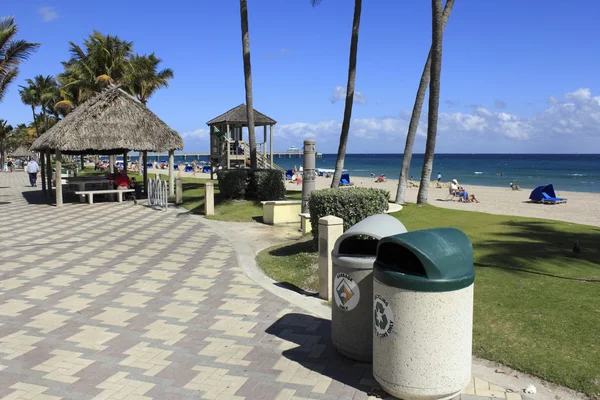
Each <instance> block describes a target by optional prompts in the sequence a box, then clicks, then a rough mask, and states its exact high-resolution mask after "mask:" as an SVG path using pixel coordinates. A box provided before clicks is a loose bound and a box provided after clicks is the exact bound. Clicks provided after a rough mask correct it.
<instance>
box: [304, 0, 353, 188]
mask: <svg viewBox="0 0 600 400" xmlns="http://www.w3.org/2000/svg"><path fill="white" fill-rule="evenodd" d="M311 1H312V5H313V7H314V6H316V5H318V4H320V3H321V0H311ZM361 11H362V0H354V18H353V21H352V37H351V39H350V59H349V63H348V83H347V85H346V105H345V107H344V120H343V121H342V132H341V133H340V144H339V146H338V153H337V160H336V162H335V172H334V173H333V180H332V181H331V187H332V188H336V187H338V186H339V185H340V179H341V177H342V171H343V170H344V160H345V158H346V145H347V144H348V134H349V132H350V121H351V120H352V105H353V103H354V83H355V81H356V56H357V53H358V31H359V28H360V15H361Z"/></svg>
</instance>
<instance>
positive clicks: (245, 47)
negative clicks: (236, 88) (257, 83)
mask: <svg viewBox="0 0 600 400" xmlns="http://www.w3.org/2000/svg"><path fill="white" fill-rule="evenodd" d="M240 19H241V22H242V52H243V58H244V83H245V87H246V113H247V114H246V115H247V118H248V141H249V142H250V168H252V169H256V168H257V159H256V134H255V132H254V105H253V101H252V66H251V63H250V35H249V34H248V2H247V1H246V0H240ZM227 168H229V166H227Z"/></svg>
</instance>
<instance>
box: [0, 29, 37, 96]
mask: <svg viewBox="0 0 600 400" xmlns="http://www.w3.org/2000/svg"><path fill="white" fill-rule="evenodd" d="M17 31H18V26H17V25H16V24H15V19H14V17H4V18H0V102H1V101H2V99H3V98H4V95H5V94H6V90H7V89H8V86H9V85H10V84H11V83H12V82H13V81H14V80H15V78H16V77H17V75H18V73H19V68H18V67H19V65H20V64H21V62H23V61H25V60H27V59H28V58H29V56H30V55H31V53H33V52H34V51H35V50H36V49H37V48H38V47H39V46H40V45H39V43H32V42H27V41H25V40H16V39H15V36H16V35H17Z"/></svg>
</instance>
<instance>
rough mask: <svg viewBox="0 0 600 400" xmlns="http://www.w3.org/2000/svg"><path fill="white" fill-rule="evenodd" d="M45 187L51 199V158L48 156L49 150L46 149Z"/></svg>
mask: <svg viewBox="0 0 600 400" xmlns="http://www.w3.org/2000/svg"><path fill="white" fill-rule="evenodd" d="M46 165H47V166H48V168H46V187H47V188H48V192H47V194H48V198H49V199H52V159H51V158H50V150H46ZM59 176H60V174H59Z"/></svg>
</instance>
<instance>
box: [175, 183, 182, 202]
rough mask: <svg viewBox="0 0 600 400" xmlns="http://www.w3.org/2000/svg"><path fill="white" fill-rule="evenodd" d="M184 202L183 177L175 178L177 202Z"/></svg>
mask: <svg viewBox="0 0 600 400" xmlns="http://www.w3.org/2000/svg"><path fill="white" fill-rule="evenodd" d="M182 203H183V185H182V183H181V178H177V179H175V204H177V205H179V204H182Z"/></svg>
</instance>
